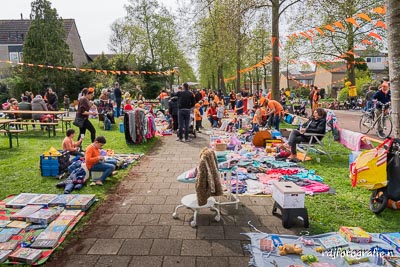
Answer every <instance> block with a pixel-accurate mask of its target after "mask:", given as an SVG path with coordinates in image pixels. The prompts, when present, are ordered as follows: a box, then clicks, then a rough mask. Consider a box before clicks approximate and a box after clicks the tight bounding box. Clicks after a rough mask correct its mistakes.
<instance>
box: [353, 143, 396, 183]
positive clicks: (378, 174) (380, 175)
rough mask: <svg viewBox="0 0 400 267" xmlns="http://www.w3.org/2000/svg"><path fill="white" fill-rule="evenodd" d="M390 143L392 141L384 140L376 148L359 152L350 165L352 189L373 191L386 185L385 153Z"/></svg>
mask: <svg viewBox="0 0 400 267" xmlns="http://www.w3.org/2000/svg"><path fill="white" fill-rule="evenodd" d="M392 143H393V139H386V140H385V141H384V142H383V143H382V144H380V145H379V146H377V147H376V148H374V149H370V150H366V151H363V152H361V154H360V155H359V156H358V157H357V158H356V160H355V161H354V162H353V163H351V165H350V178H351V180H352V186H353V187H355V186H358V187H362V188H366V189H370V190H374V189H378V188H382V187H385V186H386V185H387V171H386V167H387V153H388V150H389V149H390V147H391V145H392ZM385 145H386V146H387V148H385Z"/></svg>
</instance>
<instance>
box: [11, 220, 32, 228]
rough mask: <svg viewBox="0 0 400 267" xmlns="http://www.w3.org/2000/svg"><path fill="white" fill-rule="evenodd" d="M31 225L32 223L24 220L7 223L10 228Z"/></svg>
mask: <svg viewBox="0 0 400 267" xmlns="http://www.w3.org/2000/svg"><path fill="white" fill-rule="evenodd" d="M29 225H31V223H27V222H23V221H12V222H11V223H9V224H8V225H7V227H8V228H20V229H25V228H26V227H28V226H29Z"/></svg>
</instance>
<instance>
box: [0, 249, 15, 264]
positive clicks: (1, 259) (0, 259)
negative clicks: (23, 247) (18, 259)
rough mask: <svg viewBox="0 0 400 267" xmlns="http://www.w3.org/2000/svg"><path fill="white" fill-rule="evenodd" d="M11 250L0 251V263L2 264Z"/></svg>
mask: <svg viewBox="0 0 400 267" xmlns="http://www.w3.org/2000/svg"><path fill="white" fill-rule="evenodd" d="M11 252H12V250H0V263H2V262H4V261H5V260H6V259H7V257H8V255H10V254H11Z"/></svg>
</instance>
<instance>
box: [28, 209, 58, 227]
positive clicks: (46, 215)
mask: <svg viewBox="0 0 400 267" xmlns="http://www.w3.org/2000/svg"><path fill="white" fill-rule="evenodd" d="M63 210H64V208H62V207H55V208H48V209H41V210H38V211H37V212H35V213H33V214H31V215H29V216H28V217H26V221H27V222H31V223H37V224H49V223H50V222H52V221H54V220H55V219H56V218H57V216H58V215H60V213H61V212H62V211H63Z"/></svg>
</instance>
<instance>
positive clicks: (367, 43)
mask: <svg viewBox="0 0 400 267" xmlns="http://www.w3.org/2000/svg"><path fill="white" fill-rule="evenodd" d="M361 43H363V44H366V45H371V46H374V44H373V43H372V42H370V41H368V40H367V39H364V40H362V41H361Z"/></svg>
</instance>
